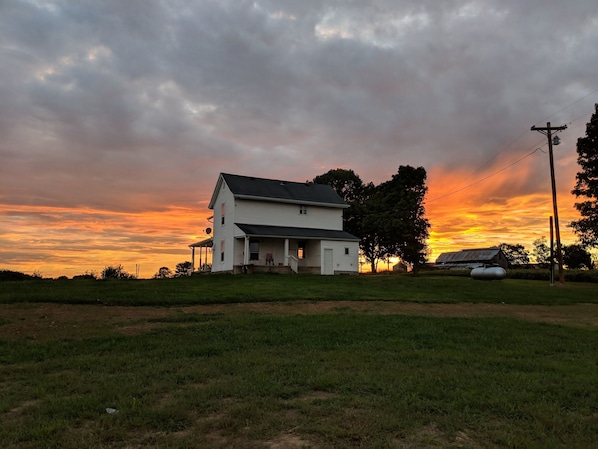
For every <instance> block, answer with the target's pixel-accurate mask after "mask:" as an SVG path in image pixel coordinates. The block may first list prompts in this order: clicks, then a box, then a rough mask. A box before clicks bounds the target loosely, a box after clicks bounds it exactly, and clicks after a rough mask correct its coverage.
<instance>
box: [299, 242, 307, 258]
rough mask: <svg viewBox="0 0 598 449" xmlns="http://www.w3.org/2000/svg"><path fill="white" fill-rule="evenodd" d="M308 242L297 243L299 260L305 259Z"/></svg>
mask: <svg viewBox="0 0 598 449" xmlns="http://www.w3.org/2000/svg"><path fill="white" fill-rule="evenodd" d="M306 246H307V245H306V242H304V241H302V242H297V259H305V247H306Z"/></svg>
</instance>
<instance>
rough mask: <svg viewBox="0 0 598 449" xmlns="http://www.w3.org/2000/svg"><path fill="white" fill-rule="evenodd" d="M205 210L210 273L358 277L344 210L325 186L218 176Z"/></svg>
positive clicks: (355, 250) (356, 244)
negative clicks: (209, 214)
mask: <svg viewBox="0 0 598 449" xmlns="http://www.w3.org/2000/svg"><path fill="white" fill-rule="evenodd" d="M208 207H209V208H210V209H211V210H213V211H214V230H213V232H214V235H213V238H212V251H213V252H212V267H211V271H212V272H213V273H216V272H229V273H243V272H249V271H253V272H257V271H271V272H280V273H285V272H286V273H291V272H295V273H317V274H326V275H333V274H341V273H350V274H357V273H358V251H359V239H358V238H357V237H355V236H353V235H351V234H349V233H348V232H345V231H343V209H345V208H347V207H348V206H347V205H346V204H345V203H344V201H343V200H342V199H341V198H340V197H339V196H338V194H337V193H336V192H335V191H334V189H333V188H332V187H330V186H328V185H322V184H313V183H310V182H306V183H299V182H289V181H280V180H274V179H263V178H254V177H249V176H239V175H232V174H226V173H221V174H220V176H219V177H218V182H217V183H216V187H215V188H214V193H213V194H212V199H211V201H210V204H209V206H208Z"/></svg>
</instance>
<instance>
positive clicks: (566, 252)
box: [563, 245, 594, 270]
mask: <svg viewBox="0 0 598 449" xmlns="http://www.w3.org/2000/svg"><path fill="white" fill-rule="evenodd" d="M563 262H564V263H565V265H567V267H568V268H571V269H573V270H574V269H578V268H587V269H588V270H591V269H593V268H594V262H592V255H591V254H590V253H589V252H587V251H586V250H585V249H584V248H583V246H581V245H568V246H564V247H563Z"/></svg>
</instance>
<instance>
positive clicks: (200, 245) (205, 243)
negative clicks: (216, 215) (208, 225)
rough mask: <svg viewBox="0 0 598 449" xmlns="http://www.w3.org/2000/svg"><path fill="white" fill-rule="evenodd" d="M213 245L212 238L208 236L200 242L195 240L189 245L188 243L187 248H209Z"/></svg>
mask: <svg viewBox="0 0 598 449" xmlns="http://www.w3.org/2000/svg"><path fill="white" fill-rule="evenodd" d="M213 245H214V242H213V240H212V238H211V237H210V238H208V239H205V240H202V241H200V242H195V243H192V244H191V245H189V248H211V247H212V246H213Z"/></svg>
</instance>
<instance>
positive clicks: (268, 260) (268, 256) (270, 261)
mask: <svg viewBox="0 0 598 449" xmlns="http://www.w3.org/2000/svg"><path fill="white" fill-rule="evenodd" d="M266 265H274V256H272V253H267V254H266Z"/></svg>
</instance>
